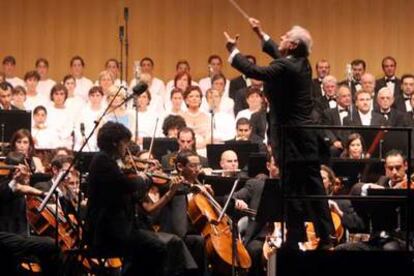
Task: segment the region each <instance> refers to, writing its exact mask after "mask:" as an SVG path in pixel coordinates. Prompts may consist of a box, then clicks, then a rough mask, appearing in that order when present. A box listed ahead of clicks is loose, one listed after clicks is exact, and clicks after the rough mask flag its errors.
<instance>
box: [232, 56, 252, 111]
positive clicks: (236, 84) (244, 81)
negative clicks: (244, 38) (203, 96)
mask: <svg viewBox="0 0 414 276" xmlns="http://www.w3.org/2000/svg"><path fill="white" fill-rule="evenodd" d="M246 57H247V58H248V59H249V60H250V61H251V62H252V63H254V64H256V57H255V56H252V55H246ZM250 85H251V82H250V79H249V78H247V77H246V76H245V75H240V76H238V77H236V78H234V79H231V80H230V87H229V97H230V98H232V99H233V100H234V101H236V95H237V94H238V91H239V90H241V89H243V88H246V87H249V86H250ZM235 114H237V113H235Z"/></svg>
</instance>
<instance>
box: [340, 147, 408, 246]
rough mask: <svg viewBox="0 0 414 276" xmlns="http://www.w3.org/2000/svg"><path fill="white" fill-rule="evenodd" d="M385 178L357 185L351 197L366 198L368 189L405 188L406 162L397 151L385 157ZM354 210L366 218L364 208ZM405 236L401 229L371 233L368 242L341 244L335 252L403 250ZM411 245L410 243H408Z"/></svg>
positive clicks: (352, 190) (390, 152)
mask: <svg viewBox="0 0 414 276" xmlns="http://www.w3.org/2000/svg"><path fill="white" fill-rule="evenodd" d="M384 167H385V176H381V177H380V178H379V179H378V181H377V182H376V183H357V184H355V185H354V186H353V187H352V189H351V194H352V195H361V196H367V194H368V189H401V188H404V187H406V185H407V181H409V179H408V177H407V169H408V167H407V160H406V158H405V156H404V155H403V153H402V152H401V151H399V150H390V151H389V152H387V153H386V155H385V165H384ZM353 204H354V205H355V208H356V210H357V211H358V213H359V214H360V215H361V216H362V217H366V216H367V212H366V209H365V208H357V207H358V206H359V205H358V206H357V204H356V202H355V203H353ZM404 237H405V234H404V233H402V231H401V229H395V230H394V231H381V232H380V233H379V231H372V232H371V233H370V237H369V241H367V242H357V243H346V244H341V245H339V246H337V247H336V248H335V250H387V251H388V250H405V242H406V241H405V239H404ZM410 243H411V244H412V241H410Z"/></svg>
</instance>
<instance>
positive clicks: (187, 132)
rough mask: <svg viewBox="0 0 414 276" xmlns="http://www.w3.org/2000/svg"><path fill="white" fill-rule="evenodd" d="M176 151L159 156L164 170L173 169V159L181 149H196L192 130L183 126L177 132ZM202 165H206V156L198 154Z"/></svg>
mask: <svg viewBox="0 0 414 276" xmlns="http://www.w3.org/2000/svg"><path fill="white" fill-rule="evenodd" d="M177 142H178V151H175V152H172V153H168V154H166V155H164V156H163V157H162V158H161V165H162V168H163V169H164V170H168V171H172V170H174V169H175V159H176V158H177V155H178V153H180V152H181V151H183V150H192V151H195V150H196V140H195V133H194V130H192V129H191V128H188V127H183V128H181V129H180V130H179V131H178V134H177ZM199 157H200V160H201V164H202V166H203V167H208V161H207V158H205V157H202V156H199Z"/></svg>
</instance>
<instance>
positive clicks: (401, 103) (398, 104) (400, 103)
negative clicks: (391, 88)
mask: <svg viewBox="0 0 414 276" xmlns="http://www.w3.org/2000/svg"><path fill="white" fill-rule="evenodd" d="M405 101H406V100H405V99H404V96H403V94H402V93H401V94H400V96H398V97H395V101H394V107H395V108H396V109H398V110H399V111H402V112H408V110H407V107H406V106H405Z"/></svg>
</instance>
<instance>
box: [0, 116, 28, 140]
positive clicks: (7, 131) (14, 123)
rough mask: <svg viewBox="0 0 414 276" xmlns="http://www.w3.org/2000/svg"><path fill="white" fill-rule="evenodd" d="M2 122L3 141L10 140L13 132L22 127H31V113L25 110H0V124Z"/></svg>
mask: <svg viewBox="0 0 414 276" xmlns="http://www.w3.org/2000/svg"><path fill="white" fill-rule="evenodd" d="M3 124H4V142H5V141H7V142H8V141H10V138H11V137H12V135H13V133H15V132H16V131H17V130H19V129H21V128H24V129H27V130H29V131H31V129H32V115H31V112H30V111H25V110H0V125H3Z"/></svg>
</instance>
